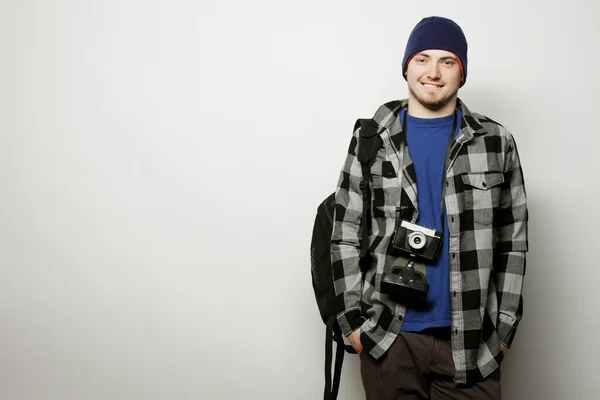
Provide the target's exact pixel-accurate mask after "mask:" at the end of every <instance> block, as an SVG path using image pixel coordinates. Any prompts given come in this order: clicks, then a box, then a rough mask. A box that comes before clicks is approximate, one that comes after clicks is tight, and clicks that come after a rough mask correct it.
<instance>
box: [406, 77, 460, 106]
mask: <svg viewBox="0 0 600 400" xmlns="http://www.w3.org/2000/svg"><path fill="white" fill-rule="evenodd" d="M417 85H420V83H418V82H417ZM408 90H409V92H410V94H411V96H412V97H413V98H414V99H415V100H417V101H418V102H419V103H420V104H421V105H422V106H423V107H425V108H427V109H428V110H431V111H438V110H441V109H442V108H444V107H445V106H446V105H448V103H450V102H451V101H453V100H454V98H455V97H456V95H457V94H458V87H457V88H455V89H454V90H453V91H451V92H448V93H447V94H445V95H442V96H435V97H434V96H431V95H421V94H420V93H417V91H416V90H415V89H414V88H413V87H412V86H411V85H408Z"/></svg>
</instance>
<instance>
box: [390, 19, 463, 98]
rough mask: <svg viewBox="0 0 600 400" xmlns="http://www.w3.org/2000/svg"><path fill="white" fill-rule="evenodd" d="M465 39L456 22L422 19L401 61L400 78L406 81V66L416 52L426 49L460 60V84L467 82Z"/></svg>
mask: <svg viewBox="0 0 600 400" xmlns="http://www.w3.org/2000/svg"><path fill="white" fill-rule="evenodd" d="M467 47H468V46H467V39H466V37H465V34H464V33H463V31H462V29H461V28H460V26H458V24H456V22H454V21H452V20H451V19H448V18H444V17H427V18H423V19H422V20H421V21H420V22H419V23H418V24H417V25H416V26H415V27H414V29H413V31H412V32H411V34H410V37H409V38H408V43H407V44H406V50H405V51H404V59H403V60H402V76H403V77H404V79H405V80H406V66H407V64H408V62H409V61H410V59H411V58H412V57H413V56H414V55H415V54H416V53H418V52H420V51H423V50H428V49H438V50H446V51H449V52H451V53H454V55H456V56H457V57H458V59H459V60H460V64H461V70H462V74H463V75H462V82H461V84H460V86H462V85H464V84H465V82H466V81H467Z"/></svg>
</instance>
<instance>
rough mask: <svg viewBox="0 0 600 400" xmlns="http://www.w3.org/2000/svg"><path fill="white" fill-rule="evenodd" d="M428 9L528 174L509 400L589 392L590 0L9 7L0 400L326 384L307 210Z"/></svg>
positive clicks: (3, 43)
mask: <svg viewBox="0 0 600 400" xmlns="http://www.w3.org/2000/svg"><path fill="white" fill-rule="evenodd" d="M429 15H445V16H448V17H451V18H453V19H455V20H456V21H457V22H458V23H459V24H460V25H461V26H462V27H463V29H464V31H465V33H466V35H467V38H468V40H469V46H470V53H469V77H468V81H467V84H466V86H465V87H464V88H463V89H461V92H460V97H461V98H462V99H463V100H464V101H465V102H466V103H467V105H469V107H470V108H471V109H472V110H475V111H478V112H481V113H485V114H487V115H489V116H490V117H491V118H493V119H496V120H498V121H500V122H501V123H503V124H504V125H505V126H506V127H507V128H508V129H509V130H511V131H512V132H513V134H514V136H515V137H516V140H517V143H518V145H519V150H520V154H521V158H522V162H523V166H524V172H525V178H526V183H527V190H528V195H529V201H530V216H531V217H530V218H531V223H530V245H531V251H530V253H529V259H528V273H527V278H526V288H525V317H524V319H523V321H522V324H521V326H520V329H519V332H518V333H517V337H516V339H515V342H514V346H513V349H512V350H511V352H510V354H509V356H508V358H507V359H506V360H505V363H504V364H503V383H504V395H505V398H506V399H511V400H512V399H514V400H521V399H528V400H533V399H544V400H547V399H598V398H600V394H598V393H597V391H596V387H597V374H596V372H597V365H598V358H599V357H600V349H599V345H598V340H599V339H598V337H599V336H600V328H599V323H598V319H599V318H598V315H599V313H598V311H597V304H598V301H599V300H600V299H599V294H598V293H599V292H598V282H599V278H600V274H599V272H598V256H597V255H596V253H595V251H596V250H597V249H598V247H599V246H598V245H597V243H598V236H597V235H598V229H597V227H598V226H599V225H600V218H599V212H598V205H597V199H598V197H599V195H600V191H599V188H598V179H597V176H598V173H597V171H598V170H599V168H598V149H599V148H600V139H599V138H598V133H599V132H598V121H597V117H598V108H599V106H600V102H599V101H598V96H599V91H600V83H599V82H600V77H599V74H598V71H599V65H600V58H599V56H598V40H599V39H600V28H599V27H598V24H597V18H598V16H599V15H600V6H599V5H598V2H594V1H592V0H587V1H586V0H572V1H568V2H558V1H555V0H554V1H546V2H541V3H537V2H533V1H520V2H519V1H497V2H481V1H454V2H449V1H437V0H431V1H427V2H416V1H414V2H404V1H402V2H401V1H391V0H379V1H362V2H360V1H348V0H346V1H342V0H332V1H316V0H304V1H294V2H289V1H275V0H259V1H252V2H249V1H240V0H238V1H222V2H216V1H213V2H206V1H184V0H172V1H169V2H167V1H162V2H161V1H157V0H148V1H141V0H106V1H103V2H99V1H95V2H92V1H76V0H55V1H52V2H49V1H41V0H19V1H16V0H15V1H8V0H3V1H2V2H1V3H0V50H1V52H0V399H3V400H4V399H6V400H46V399H48V400H50V399H52V400H54V399H56V400H96V399H98V400H107V399H111V400H121V399H127V400H130V399H145V400H155V399H156V400H158V399H161V400H162V399H169V400H172V399H177V400H186V399H298V400H308V399H318V398H321V396H322V395H321V393H322V389H323V373H322V370H323V358H324V354H323V341H324V326H323V325H322V323H321V321H320V318H319V316H318V312H317V307H316V304H315V301H314V297H313V292H312V287H311V279H310V263H309V240H310V234H311V230H312V223H313V218H314V213H315V210H316V206H317V205H318V204H319V202H320V201H321V200H322V199H323V198H324V197H325V196H327V195H328V194H329V193H330V192H332V191H333V190H334V186H335V184H336V181H337V176H338V173H339V169H340V168H341V166H342V163H343V160H344V155H345V151H346V149H347V146H348V143H349V140H350V136H351V130H352V126H353V124H354V121H355V119H356V118H367V117H370V116H371V115H372V113H373V112H374V111H375V109H376V108H377V107H378V106H379V105H380V104H382V103H384V102H387V101H389V100H392V99H397V98H402V97H405V96H406V94H407V90H406V83H405V82H404V80H403V79H402V77H401V61H402V55H403V50H404V46H405V43H406V39H407V37H408V34H409V32H410V30H411V29H412V27H413V26H414V25H415V24H416V23H417V22H418V21H419V20H420V19H421V18H423V17H425V16H429ZM346 360H347V361H346V364H345V367H344V374H343V379H342V390H341V395H340V398H341V400H346V399H349V400H356V399H363V398H364V394H363V392H362V384H361V381H360V376H359V372H358V360H357V358H356V356H348V357H347V358H346Z"/></svg>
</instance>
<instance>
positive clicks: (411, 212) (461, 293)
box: [331, 99, 528, 383]
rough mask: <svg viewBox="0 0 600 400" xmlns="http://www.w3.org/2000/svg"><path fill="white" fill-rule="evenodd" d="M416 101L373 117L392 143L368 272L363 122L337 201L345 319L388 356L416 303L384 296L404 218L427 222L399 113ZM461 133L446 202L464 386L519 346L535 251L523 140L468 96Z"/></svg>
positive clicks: (336, 242)
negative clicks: (470, 104) (362, 261)
mask: <svg viewBox="0 0 600 400" xmlns="http://www.w3.org/2000/svg"><path fill="white" fill-rule="evenodd" d="M407 104H408V100H402V101H393V102H390V103H387V104H385V105H383V106H381V107H380V108H379V109H378V110H377V112H376V113H375V115H374V117H373V120H374V121H375V122H376V123H377V124H378V125H379V129H378V132H379V133H380V135H381V138H382V142H383V144H382V146H381V147H380V149H379V150H378V153H377V157H376V159H375V161H374V164H373V166H372V168H371V174H372V180H371V184H370V188H371V201H372V204H371V231H370V232H369V254H370V255H371V257H372V259H371V263H370V265H369V266H367V267H366V268H365V269H364V271H361V268H360V267H359V254H360V246H361V238H362V236H361V235H362V233H361V232H362V229H363V227H361V215H362V207H363V198H362V194H361V189H360V181H361V179H362V171H361V166H360V163H359V161H358V159H357V143H358V136H359V134H360V124H358V123H357V124H356V125H355V131H354V134H353V137H352V140H351V143H350V147H349V149H348V155H347V158H346V161H345V163H344V166H343V169H342V171H341V173H340V178H339V182H338V186H337V189H336V195H335V212H334V224H333V234H332V239H331V251H332V252H331V261H332V266H333V277H334V286H335V291H336V301H337V302H338V304H343V306H344V311H342V312H340V313H339V314H338V322H339V325H340V326H341V328H342V331H343V332H344V334H346V335H348V334H349V333H351V332H352V331H354V330H356V329H357V328H361V342H362V344H363V349H364V351H367V352H368V353H369V354H370V355H371V356H373V357H374V358H376V359H377V358H379V357H381V356H382V355H383V354H384V353H385V352H386V351H387V349H388V348H389V347H390V346H391V345H392V343H393V342H394V340H395V339H396V337H397V335H398V333H399V331H400V329H401V326H402V321H403V318H404V314H405V311H406V307H405V306H404V305H402V304H399V303H398V302H396V301H394V300H392V298H390V296H389V295H387V294H385V293H382V292H381V291H380V283H381V278H382V274H383V273H384V271H388V270H389V268H390V266H391V265H392V264H393V262H394V260H395V258H396V257H397V255H398V254H397V253H396V252H395V250H394V247H393V245H392V238H393V234H394V229H395V226H396V221H397V219H399V218H402V219H408V220H410V221H411V222H415V221H416V220H417V217H418V208H417V184H416V174H415V170H414V165H413V164H412V161H411V159H410V155H409V152H408V147H407V146H404V151H403V154H399V153H398V149H401V148H402V147H401V140H402V139H401V138H402V135H401V132H402V126H401V122H400V120H399V118H398V115H399V112H400V110H401V109H402V108H404V107H406V106H407ZM457 107H460V109H461V110H462V114H463V117H462V120H461V121H460V124H461V125H460V132H459V133H458V134H457V136H456V138H455V140H454V142H453V144H452V147H451V150H450V153H449V164H448V165H449V166H448V169H447V171H446V177H445V178H446V179H445V182H444V184H445V185H446V192H445V204H446V210H447V218H448V226H449V241H450V247H449V251H450V257H449V261H450V266H449V274H450V293H449V296H450V300H451V319H452V326H451V329H452V337H451V342H452V356H453V359H454V365H455V368H456V375H455V377H454V381H455V382H456V383H471V382H476V381H479V380H482V379H484V378H485V377H486V376H488V375H489V374H490V373H492V372H493V371H494V370H496V369H497V368H498V367H499V365H500V363H501V361H502V358H503V353H502V351H501V344H505V345H507V346H510V345H511V342H512V340H513V337H514V335H515V331H516V328H517V325H518V324H519V321H520V320H521V317H522V310H523V298H522V286H523V278H524V275H525V253H526V252H527V250H528V239H527V221H528V213H527V204H526V195H525V185H524V181H523V174H522V169H521V164H520V161H519V155H518V152H517V147H516V143H515V141H514V139H513V137H512V135H511V134H510V132H508V131H507V130H506V129H505V128H504V127H503V126H501V125H499V124H498V123H496V122H494V121H492V120H490V119H489V118H487V117H485V116H483V115H480V114H476V113H472V112H470V111H469V110H468V108H467V107H466V106H465V104H464V103H463V102H462V101H461V100H460V99H459V100H458V102H457Z"/></svg>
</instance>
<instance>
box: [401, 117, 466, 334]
mask: <svg viewBox="0 0 600 400" xmlns="http://www.w3.org/2000/svg"><path fill="white" fill-rule="evenodd" d="M404 112H405V110H402V112H401V114H400V118H401V121H402V119H403V118H404ZM461 118H462V113H461V112H460V110H458V111H457V123H456V129H455V131H454V137H456V134H457V133H458V131H459V130H460V120H461ZM453 120H454V114H451V115H449V116H446V117H441V118H418V117H413V116H411V115H408V116H407V127H408V131H407V137H406V142H407V144H408V151H409V153H410V158H411V159H412V161H413V164H414V167H415V172H416V175H417V204H418V207H419V218H418V219H417V224H419V225H421V226H424V227H427V228H432V229H436V230H438V231H442V230H443V245H442V249H441V251H440V255H439V256H438V258H437V259H436V260H435V262H434V263H433V264H427V265H426V266H425V267H426V269H427V283H428V284H429V291H428V292H427V301H426V304H425V305H424V306H423V307H419V309H416V308H407V310H406V315H405V317H404V323H403V325H402V330H404V331H411V332H418V331H421V330H423V329H426V328H439V327H445V326H450V325H451V317H450V271H449V265H450V263H449V252H448V247H449V240H448V236H449V234H448V220H447V216H446V210H445V207H444V218H443V227H442V226H440V224H441V223H442V221H441V219H440V206H441V199H442V197H441V196H442V185H443V179H444V178H445V174H444V166H445V159H446V150H447V148H448V139H449V138H450V130H451V129H452V123H453Z"/></svg>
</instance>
